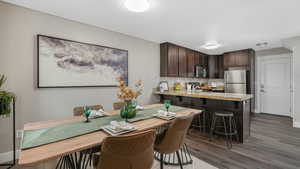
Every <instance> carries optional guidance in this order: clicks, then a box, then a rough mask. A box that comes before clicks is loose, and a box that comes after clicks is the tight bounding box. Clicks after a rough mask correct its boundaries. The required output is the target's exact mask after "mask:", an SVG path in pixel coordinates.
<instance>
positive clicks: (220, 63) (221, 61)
mask: <svg viewBox="0 0 300 169" xmlns="http://www.w3.org/2000/svg"><path fill="white" fill-rule="evenodd" d="M217 60H218V63H217V64H218V65H217V66H218V78H220V79H223V78H224V56H223V55H219V56H217Z"/></svg>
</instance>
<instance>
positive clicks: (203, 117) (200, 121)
mask: <svg viewBox="0 0 300 169" xmlns="http://www.w3.org/2000/svg"><path fill="white" fill-rule="evenodd" d="M198 109H200V110H202V113H201V114H198V115H196V116H195V117H194V119H193V121H192V125H191V126H192V127H193V128H197V129H199V131H200V132H202V133H206V132H207V127H208V124H207V121H208V117H207V113H208V112H207V111H206V110H205V109H204V108H202V107H201V108H198Z"/></svg>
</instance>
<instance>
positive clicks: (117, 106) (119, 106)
mask: <svg viewBox="0 0 300 169" xmlns="http://www.w3.org/2000/svg"><path fill="white" fill-rule="evenodd" d="M124 105H125V103H124V102H115V103H113V108H114V110H120V109H122V108H123V107H124Z"/></svg>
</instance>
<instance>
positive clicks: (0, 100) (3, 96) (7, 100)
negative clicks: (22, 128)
mask: <svg viewBox="0 0 300 169" xmlns="http://www.w3.org/2000/svg"><path fill="white" fill-rule="evenodd" d="M5 81H6V77H5V76H4V75H0V116H1V117H7V116H9V115H10V113H11V102H12V101H13V99H14V95H13V94H12V93H10V92H8V91H5V90H3V89H1V88H2V86H3V84H4V83H5Z"/></svg>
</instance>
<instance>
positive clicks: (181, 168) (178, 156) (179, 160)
mask: <svg viewBox="0 0 300 169" xmlns="http://www.w3.org/2000/svg"><path fill="white" fill-rule="evenodd" d="M176 154H177V158H178V162H179V165H180V169H183V167H182V163H181V159H180V155H179V152H178V151H176Z"/></svg>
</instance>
